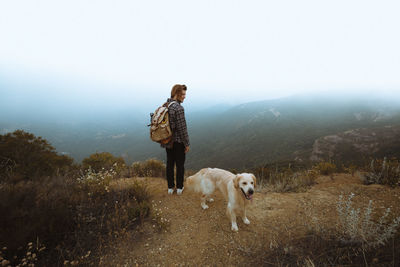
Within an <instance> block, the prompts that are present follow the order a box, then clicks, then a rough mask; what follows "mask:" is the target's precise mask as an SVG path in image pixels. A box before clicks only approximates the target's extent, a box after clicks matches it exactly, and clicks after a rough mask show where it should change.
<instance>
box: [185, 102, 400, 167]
mask: <svg viewBox="0 0 400 267" xmlns="http://www.w3.org/2000/svg"><path fill="white" fill-rule="evenodd" d="M399 124H400V106H397V105H395V104H391V103H388V102H382V101H378V100H377V99H375V100H374V99H371V98H365V99H359V100H348V99H334V98H329V97H324V96H317V97H290V98H285V99H278V100H270V101H260V102H254V103H246V104H242V105H239V106H236V107H234V108H232V109H230V110H228V111H226V112H224V113H222V114H219V115H218V116H215V117H209V118H208V120H205V121H201V122H197V123H193V125H191V137H192V143H193V152H192V155H191V157H190V163H189V162H188V165H190V166H194V167H200V166H220V167H224V168H246V167H251V166H255V165H262V164H267V163H271V162H276V161H283V160H293V159H298V160H307V159H309V157H310V156H311V152H312V148H313V144H314V142H315V140H316V139H318V138H321V137H323V136H327V135H334V134H337V133H339V132H343V131H348V130H353V129H358V128H376V127H383V126H385V125H399ZM382 152H383V151H382Z"/></svg>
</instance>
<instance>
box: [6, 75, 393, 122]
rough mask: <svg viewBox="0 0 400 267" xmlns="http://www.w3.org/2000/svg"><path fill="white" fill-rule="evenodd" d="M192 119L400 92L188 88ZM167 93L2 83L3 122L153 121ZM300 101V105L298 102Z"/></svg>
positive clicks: (380, 98) (385, 97) (389, 97)
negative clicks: (248, 106) (258, 106)
mask: <svg viewBox="0 0 400 267" xmlns="http://www.w3.org/2000/svg"><path fill="white" fill-rule="evenodd" d="M187 86H188V91H187V98H186V100H185V102H184V103H183V106H184V107H185V110H186V113H188V114H191V113H197V112H202V111H206V110H208V109H211V108H214V109H215V108H218V107H221V108H226V107H232V106H235V105H238V104H242V103H248V102H254V101H262V100H268V99H279V98H284V97H288V96H296V97H297V98H298V99H299V101H300V100H301V99H302V100H304V99H308V100H310V101H312V99H314V98H321V97H322V98H327V99H332V100H334V99H335V100H339V99H342V100H343V101H347V102H348V101H353V100H354V101H355V100H357V101H360V100H361V101H363V99H365V101H369V102H371V103H374V102H386V103H387V104H388V105H393V106H396V105H398V106H399V107H400V90H395V89H386V90H385V89H381V88H376V89H369V90H367V89H363V90H361V89H347V90H344V89H330V90H322V89H321V90H286V91H279V90H273V89H266V90H264V91H263V90H260V91H259V92H256V93H253V94H250V95H249V94H248V91H247V90H246V88H243V90H240V91H236V92H232V93H231V94H228V95H223V94H222V93H221V92H219V91H218V90H217V89H215V90H213V89H212V88H199V87H198V86H196V85H193V86H191V85H190V83H187ZM171 87H172V85H170V86H168V87H167V86H166V87H165V88H146V87H142V88H139V87H136V88H135V87H128V86H125V87H123V86H120V85H113V84H99V83H93V82H92V83H91V82H76V81H75V82H74V81H73V79H71V80H67V79H64V80H63V79H58V80H57V79H55V78H54V77H53V78H50V77H49V79H48V80H40V79H36V80H35V79H27V78H23V79H22V78H21V79H19V80H16V79H10V78H9V77H4V76H3V77H2V79H0V90H1V98H0V114H1V115H0V122H24V123H35V122H54V121H56V122H60V121H62V122H65V123H76V122H90V121H92V122H96V121H101V122H104V121H107V120H109V121H110V123H117V122H118V121H140V122H144V121H146V120H148V114H149V113H150V112H152V111H154V109H156V108H157V106H159V105H161V104H162V103H163V102H164V101H166V99H167V98H168V97H169V94H170V88H171ZM296 97H295V98H294V99H296Z"/></svg>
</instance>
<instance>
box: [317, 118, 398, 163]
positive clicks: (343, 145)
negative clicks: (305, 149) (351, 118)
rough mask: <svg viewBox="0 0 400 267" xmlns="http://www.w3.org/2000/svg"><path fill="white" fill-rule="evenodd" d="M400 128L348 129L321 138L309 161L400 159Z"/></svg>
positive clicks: (355, 161) (396, 126)
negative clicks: (374, 158)
mask: <svg viewBox="0 0 400 267" xmlns="http://www.w3.org/2000/svg"><path fill="white" fill-rule="evenodd" d="M399 155H400V125H395V126H384V127H378V128H375V127H374V128H369V129H366V128H363V129H355V130H349V131H345V132H342V133H337V134H334V135H329V136H324V137H321V138H318V139H317V140H316V141H315V142H314V145H313V150H312V154H311V157H310V159H311V160H313V161H321V160H329V159H332V160H335V161H346V162H354V163H357V162H361V161H363V160H365V159H368V158H370V157H379V158H383V157H399Z"/></svg>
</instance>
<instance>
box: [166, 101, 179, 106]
mask: <svg viewBox="0 0 400 267" xmlns="http://www.w3.org/2000/svg"><path fill="white" fill-rule="evenodd" d="M174 103H178V102H176V101H172V102H170V103H169V104H168V108H169V107H170V106H171V105H172V104H174Z"/></svg>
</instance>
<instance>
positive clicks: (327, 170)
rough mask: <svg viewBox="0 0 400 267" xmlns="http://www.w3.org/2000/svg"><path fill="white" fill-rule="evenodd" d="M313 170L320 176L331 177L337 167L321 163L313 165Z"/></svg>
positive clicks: (328, 163) (324, 162) (329, 163)
mask: <svg viewBox="0 0 400 267" xmlns="http://www.w3.org/2000/svg"><path fill="white" fill-rule="evenodd" d="M313 169H314V170H315V171H317V172H318V173H320V174H322V175H331V174H333V173H334V172H335V171H336V170H337V167H336V165H335V164H333V163H331V162H326V161H323V162H320V163H318V164H317V165H315V166H314V167H313Z"/></svg>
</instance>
